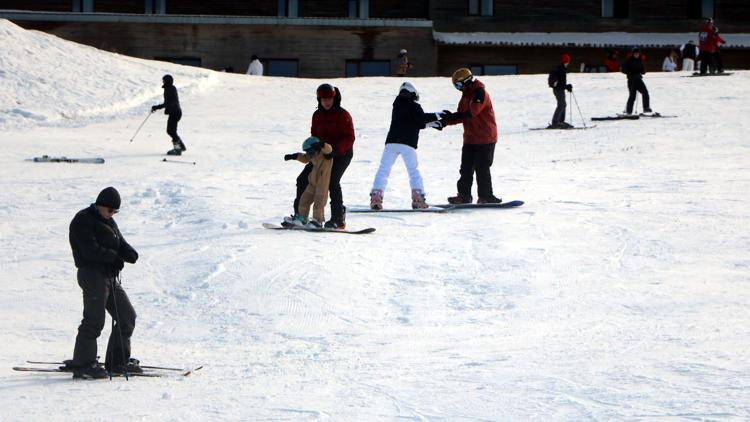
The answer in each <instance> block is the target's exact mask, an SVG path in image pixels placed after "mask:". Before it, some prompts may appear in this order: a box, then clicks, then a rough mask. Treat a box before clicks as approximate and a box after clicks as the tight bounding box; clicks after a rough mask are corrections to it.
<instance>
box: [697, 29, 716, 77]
mask: <svg viewBox="0 0 750 422" xmlns="http://www.w3.org/2000/svg"><path fill="white" fill-rule="evenodd" d="M716 44H717V43H716V36H715V35H714V21H713V19H710V18H709V19H706V23H705V24H704V25H703V28H701V31H700V32H699V33H698V49H699V50H700V61H701V75H705V74H706V73H707V72H708V68H709V67H710V68H711V69H713V68H714V66H715V65H714V53H716Z"/></svg>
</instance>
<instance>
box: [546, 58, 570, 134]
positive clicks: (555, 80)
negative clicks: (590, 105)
mask: <svg viewBox="0 0 750 422" xmlns="http://www.w3.org/2000/svg"><path fill="white" fill-rule="evenodd" d="M569 63H570V55H568V54H563V55H562V57H561V63H560V64H559V65H558V66H557V67H556V68H555V70H553V71H552V72H551V73H550V74H549V77H548V78H547V84H548V85H549V87H550V88H552V93H554V94H555V98H556V99H557V108H555V113H554V114H552V123H550V125H549V126H547V129H571V128H572V127H573V125H571V124H570V123H566V122H565V108H566V106H567V104H566V103H565V91H568V92H573V85H571V84H569V83H568V64H569Z"/></svg>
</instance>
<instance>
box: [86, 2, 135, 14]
mask: <svg viewBox="0 0 750 422" xmlns="http://www.w3.org/2000/svg"><path fill="white" fill-rule="evenodd" d="M94 12H96V13H139V14H143V13H145V12H146V2H145V1H144V0H94Z"/></svg>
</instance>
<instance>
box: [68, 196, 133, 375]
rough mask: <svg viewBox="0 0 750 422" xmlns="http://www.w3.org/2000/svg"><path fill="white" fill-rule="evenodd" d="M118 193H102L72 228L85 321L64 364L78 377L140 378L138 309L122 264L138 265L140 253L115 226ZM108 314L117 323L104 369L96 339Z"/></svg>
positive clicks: (74, 256) (110, 337) (74, 258)
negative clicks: (135, 342) (135, 352)
mask: <svg viewBox="0 0 750 422" xmlns="http://www.w3.org/2000/svg"><path fill="white" fill-rule="evenodd" d="M119 208H120V194H119V193H118V192H117V190H116V189H115V188H113V187H108V188H106V189H104V190H102V191H101V192H100V193H99V195H98V196H97V198H96V202H95V203H93V204H91V205H90V206H89V207H87V208H84V209H83V210H81V211H79V212H78V213H77V214H76V216H75V218H73V221H71V223H70V234H69V240H70V247H71V249H72V250H73V260H74V261H75V265H76V267H77V268H78V285H79V286H80V287H81V290H82V291H83V320H82V321H81V325H80V326H79V327H78V335H77V336H76V343H75V349H74V351H73V359H72V360H70V361H66V364H67V366H68V368H69V369H72V371H73V377H74V378H82V379H100V378H108V377H109V373H108V372H112V373H117V374H121V373H126V374H127V373H141V372H143V370H142V369H141V368H140V366H139V365H138V361H137V360H134V359H131V358H130V337H131V335H132V334H133V329H134V328H135V318H136V315H135V310H134V309H133V305H131V304H130V299H128V295H127V294H126V293H125V290H124V289H123V288H122V285H121V284H120V275H119V274H120V271H121V270H122V269H123V266H124V263H125V262H128V263H131V264H135V262H136V261H137V260H138V252H136V251H135V249H133V247H132V246H130V245H129V244H128V242H127V241H125V238H124V237H123V236H122V233H120V230H119V229H118V227H117V223H115V220H114V218H113V217H114V215H115V214H117V213H118V212H119ZM105 312H109V314H110V316H111V317H112V320H113V327H112V333H111V334H110V336H109V342H108V344H107V354H106V357H105V365H104V367H102V366H101V364H100V363H99V362H98V361H97V345H96V339H97V338H98V337H99V335H100V334H101V332H102V329H103V328H104V318H105Z"/></svg>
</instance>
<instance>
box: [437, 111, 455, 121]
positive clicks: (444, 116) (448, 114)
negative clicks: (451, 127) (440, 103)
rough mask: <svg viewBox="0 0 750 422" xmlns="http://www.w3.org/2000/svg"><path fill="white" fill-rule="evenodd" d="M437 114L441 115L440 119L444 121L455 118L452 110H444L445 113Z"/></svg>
mask: <svg viewBox="0 0 750 422" xmlns="http://www.w3.org/2000/svg"><path fill="white" fill-rule="evenodd" d="M437 114H439V115H440V119H441V120H444V121H445V120H450V119H451V118H452V117H453V112H451V111H450V110H443V111H441V112H439V113H437Z"/></svg>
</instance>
